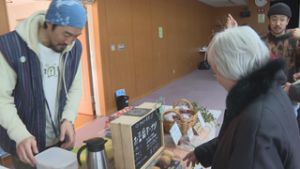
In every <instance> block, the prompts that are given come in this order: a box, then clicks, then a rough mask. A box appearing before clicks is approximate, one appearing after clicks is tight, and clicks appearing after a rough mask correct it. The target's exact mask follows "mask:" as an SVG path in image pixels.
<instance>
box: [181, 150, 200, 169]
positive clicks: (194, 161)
mask: <svg viewBox="0 0 300 169" xmlns="http://www.w3.org/2000/svg"><path fill="white" fill-rule="evenodd" d="M185 160H187V162H186V167H189V166H190V163H192V167H195V165H196V164H199V161H198V160H197V158H196V155H195V153H194V151H191V152H189V153H188V154H187V155H186V156H185V157H184V158H183V161H185Z"/></svg>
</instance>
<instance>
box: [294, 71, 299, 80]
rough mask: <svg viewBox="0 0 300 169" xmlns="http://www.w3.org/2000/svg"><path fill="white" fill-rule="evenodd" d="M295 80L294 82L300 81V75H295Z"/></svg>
mask: <svg viewBox="0 0 300 169" xmlns="http://www.w3.org/2000/svg"><path fill="white" fill-rule="evenodd" d="M293 79H294V81H298V80H300V73H295V74H293Z"/></svg>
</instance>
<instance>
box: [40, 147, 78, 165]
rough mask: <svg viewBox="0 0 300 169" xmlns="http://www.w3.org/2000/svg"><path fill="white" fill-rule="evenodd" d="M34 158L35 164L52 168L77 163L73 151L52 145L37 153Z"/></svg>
mask: <svg viewBox="0 0 300 169" xmlns="http://www.w3.org/2000/svg"><path fill="white" fill-rule="evenodd" d="M35 159H36V162H37V164H39V165H42V166H45V167H51V168H54V169H56V168H63V167H67V166H69V165H71V164H73V163H77V159H76V154H75V153H73V152H71V151H68V150H65V149H62V148H58V147H52V148H49V149H47V150H45V151H43V152H41V153H39V154H38V155H36V156H35Z"/></svg>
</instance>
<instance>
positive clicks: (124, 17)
mask: <svg viewBox="0 0 300 169" xmlns="http://www.w3.org/2000/svg"><path fill="white" fill-rule="evenodd" d="M131 6H132V3H131V0H114V1H106V17H107V35H108V47H109V48H110V46H111V45H115V48H116V50H115V51H111V50H110V49H109V53H108V57H109V58H108V59H109V66H110V68H109V69H110V70H109V72H110V80H111V88H110V89H111V90H110V91H109V98H108V99H107V101H108V102H109V103H108V106H109V107H111V106H112V105H113V106H114V107H115V106H116V101H115V91H116V90H119V89H122V88H124V89H125V90H126V94H127V95H129V96H130V97H135V96H136V83H135V66H134V54H133V33H132V31H133V29H132V12H131V10H132V7H131ZM118 44H124V46H125V50H120V51H119V50H118Z"/></svg>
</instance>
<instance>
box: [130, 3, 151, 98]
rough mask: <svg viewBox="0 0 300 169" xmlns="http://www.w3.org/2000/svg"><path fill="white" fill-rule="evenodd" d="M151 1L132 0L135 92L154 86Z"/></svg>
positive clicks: (143, 91)
mask: <svg viewBox="0 0 300 169" xmlns="http://www.w3.org/2000/svg"><path fill="white" fill-rule="evenodd" d="M150 6H151V1H141V0H132V22H133V23H132V24H133V50H134V64H135V65H134V66H135V77H136V93H137V95H141V94H143V93H145V92H147V91H149V90H151V89H153V88H154V73H153V51H152V50H153V41H152V22H151V8H149V7H150Z"/></svg>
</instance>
